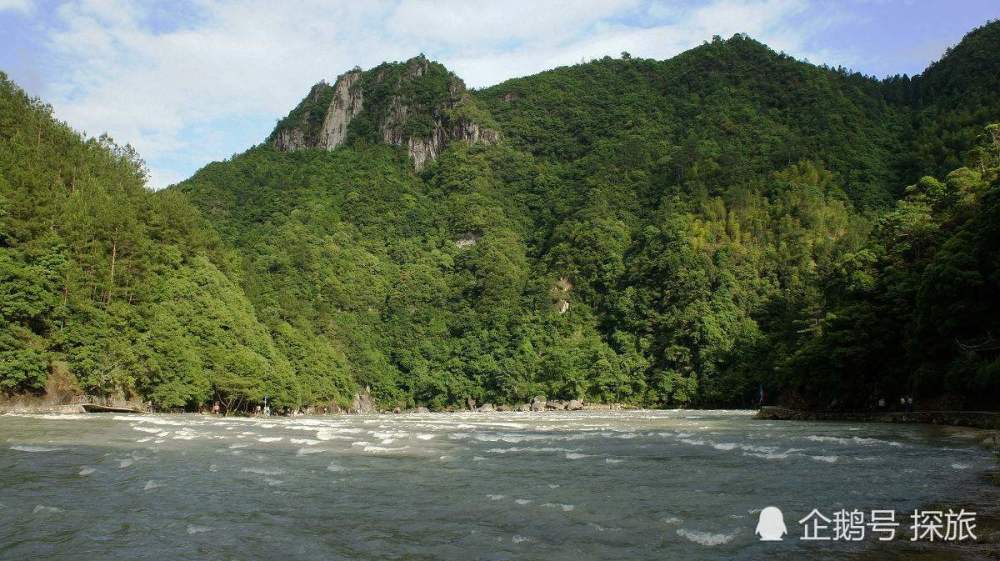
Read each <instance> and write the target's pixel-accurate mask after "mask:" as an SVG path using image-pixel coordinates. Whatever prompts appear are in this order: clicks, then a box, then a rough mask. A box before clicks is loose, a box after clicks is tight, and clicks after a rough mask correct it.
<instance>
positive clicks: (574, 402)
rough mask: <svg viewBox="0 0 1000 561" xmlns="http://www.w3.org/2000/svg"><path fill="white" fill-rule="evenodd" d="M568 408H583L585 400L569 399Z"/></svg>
mask: <svg viewBox="0 0 1000 561" xmlns="http://www.w3.org/2000/svg"><path fill="white" fill-rule="evenodd" d="M566 409H569V410H570V411H579V410H580V409H583V402H582V401H580V400H579V399H571V400H569V403H567V404H566Z"/></svg>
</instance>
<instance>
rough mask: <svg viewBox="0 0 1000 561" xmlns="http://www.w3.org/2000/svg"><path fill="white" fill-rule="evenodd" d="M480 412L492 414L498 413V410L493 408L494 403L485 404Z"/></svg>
mask: <svg viewBox="0 0 1000 561" xmlns="http://www.w3.org/2000/svg"><path fill="white" fill-rule="evenodd" d="M478 411H479V412H480V413H492V412H494V411H496V408H495V407H493V404H492V403H484V404H483V406H482V407H480V408H479V409H478Z"/></svg>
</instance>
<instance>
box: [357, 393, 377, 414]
mask: <svg viewBox="0 0 1000 561" xmlns="http://www.w3.org/2000/svg"><path fill="white" fill-rule="evenodd" d="M350 412H351V413H354V414H355V415H368V414H371V413H378V409H377V408H376V407H375V402H374V401H373V400H372V396H371V393H369V390H368V388H365V391H363V392H361V393H356V394H354V399H353V400H352V401H351V409H350Z"/></svg>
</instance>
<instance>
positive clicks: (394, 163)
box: [0, 22, 1000, 409]
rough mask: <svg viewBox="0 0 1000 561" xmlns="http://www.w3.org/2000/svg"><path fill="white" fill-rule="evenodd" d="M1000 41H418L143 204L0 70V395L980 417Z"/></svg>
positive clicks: (137, 164) (996, 167)
mask: <svg viewBox="0 0 1000 561" xmlns="http://www.w3.org/2000/svg"><path fill="white" fill-rule="evenodd" d="M998 53H1000V23H997V22H994V23H990V24H988V25H986V26H983V27H981V28H978V29H976V30H973V31H972V32H970V33H969V34H968V35H967V36H966V37H965V39H963V41H962V42H961V43H960V44H959V45H957V46H955V47H954V48H952V49H949V51H948V52H947V53H946V54H945V55H944V56H943V57H942V59H941V60H940V61H938V62H936V63H934V64H932V65H931V66H930V67H929V68H928V69H927V70H926V71H925V72H924V73H923V74H921V75H919V76H914V77H907V76H895V77H890V78H887V79H884V80H878V79H875V78H872V77H868V76H863V75H860V74H857V73H853V72H850V71H848V70H846V69H843V68H827V67H817V66H814V65H810V64H808V63H804V62H800V61H797V60H795V59H793V58H791V57H789V56H787V55H784V54H780V53H776V52H774V51H772V50H771V49H769V48H768V47H766V46H764V45H762V44H760V43H758V42H756V41H754V40H752V39H750V38H748V37H746V36H743V35H736V36H734V37H732V38H731V39H728V40H723V39H721V38H718V37H716V38H713V39H712V40H711V41H710V42H706V43H705V44H703V45H701V46H699V47H697V48H695V49H692V50H690V51H687V52H685V53H682V54H680V55H678V56H676V57H674V58H672V59H669V60H665V61H656V60H648V59H639V58H633V57H631V56H630V55H629V54H628V53H622V55H621V57H620V58H610V57H606V58H604V59H601V60H595V61H592V62H589V63H585V64H579V65H575V66H570V67H563V68H557V69H554V70H551V71H547V72H543V73H541V74H537V75H534V76H528V77H525V78H518V79H514V80H509V81H507V82H504V83H501V84H498V85H496V86H493V87H490V88H487V89H484V90H479V91H466V90H465V88H464V85H462V84H461V81H460V80H459V79H458V77H457V76H454V75H453V74H451V73H450V72H448V71H447V69H445V68H444V67H443V66H441V65H439V64H437V63H432V62H428V61H426V60H425V59H423V57H418V59H413V60H411V61H408V62H405V63H388V64H384V65H381V66H379V67H377V68H375V69H372V70H369V71H366V72H361V71H352V72H351V73H349V74H345V75H344V76H345V77H346V76H348V75H350V76H353V78H352V79H351V81H350V84H348V83H347V82H346V81H345V77H341V80H340V81H338V82H337V83H335V84H333V85H330V84H326V83H321V84H317V86H316V87H314V88H313V90H312V91H311V92H310V93H309V95H308V96H307V97H306V98H305V99H304V100H303V102H302V104H301V105H300V106H299V107H297V108H295V109H294V110H293V111H292V112H291V113H290V114H289V116H288V117H286V118H285V119H282V120H281V121H280V122H279V123H278V125H277V127H276V129H275V134H272V136H271V138H269V139H268V141H266V142H264V143H262V144H260V145H258V146H255V147H252V148H250V149H249V150H247V151H246V152H244V153H242V154H239V155H236V156H234V157H233V158H231V159H230V160H227V161H224V162H215V163H212V164H209V165H207V166H206V167H204V168H203V169H201V170H200V171H198V172H197V173H196V174H195V175H194V176H193V177H191V178H190V179H188V180H186V181H184V182H182V183H180V184H178V185H176V186H173V187H171V188H168V189H165V190H163V191H159V192H152V191H150V190H148V189H147V188H146V187H145V170H144V168H143V164H142V162H141V160H140V159H139V157H138V155H137V154H135V153H134V151H133V150H132V149H131V148H129V147H121V146H118V145H116V144H115V143H114V142H113V141H112V140H111V139H109V138H106V137H102V138H97V139H92V138H85V137H83V136H81V135H79V134H78V133H75V132H74V131H72V130H71V129H69V128H68V127H67V126H66V125H64V124H62V123H59V122H57V121H55V120H54V119H53V118H52V115H51V110H50V108H48V107H47V106H46V105H44V104H43V103H42V102H40V101H38V100H34V99H30V98H29V97H28V96H26V95H25V94H24V93H23V92H22V91H21V90H20V89H19V88H18V87H17V86H16V85H14V84H13V83H11V82H10V81H9V80H8V79H7V78H6V77H5V76H2V75H0V389H2V391H3V392H6V393H7V394H19V393H41V392H44V391H46V390H47V389H48V390H49V391H55V390H56V389H60V391H67V390H68V391H79V392H86V393H90V394H94V395H105V396H106V395H117V396H123V397H136V398H141V399H144V400H148V401H150V402H151V403H152V404H153V405H154V406H155V407H157V408H159V409H180V408H187V409H192V408H197V407H199V406H200V405H203V404H205V403H207V402H210V401H213V400H220V401H223V402H224V403H225V404H226V405H227V406H228V407H233V408H241V407H249V406H251V405H253V404H256V403H259V402H260V400H261V399H262V398H263V397H264V396H265V395H267V396H269V397H271V398H272V400H273V402H274V403H275V404H276V405H277V406H279V407H291V408H299V407H303V406H307V405H314V404H330V403H337V404H339V405H341V406H343V405H346V404H347V403H349V402H350V401H351V398H352V396H353V395H354V394H355V393H357V392H358V391H361V390H362V389H363V388H370V391H371V393H372V395H373V396H374V397H375V399H376V400H377V401H378V402H379V403H380V405H381V406H382V407H384V408H390V409H391V408H393V407H397V406H398V407H403V408H405V407H412V406H415V405H424V406H428V407H431V408H447V407H451V406H458V405H459V404H462V403H464V402H465V400H466V399H467V398H473V399H476V400H478V401H479V402H481V403H482V402H487V401H488V402H494V403H514V402H521V401H526V400H528V399H530V397H531V396H534V395H538V394H543V395H546V396H548V397H549V398H563V399H571V398H579V399H584V400H588V401H602V402H612V401H613V402H623V403H629V404H634V405H643V406H666V407H716V406H750V405H754V404H756V403H757V402H758V400H759V395H760V391H761V390H764V392H765V394H766V396H767V401H768V402H770V403H775V402H781V403H785V404H789V405H795V406H800V407H810V408H849V409H856V408H865V407H871V406H873V405H874V403H875V402H876V401H877V400H878V399H887V400H890V402H892V401H894V400H898V398H899V396H901V395H912V396H914V397H915V399H916V402H917V404H918V406H919V407H956V408H958V407H981V408H995V407H996V405H997V404H998V403H1000V339H998V337H1000V125H997V124H993V123H997V122H1000V94H998V93H997V92H1000V54H998ZM415 61H416V62H415ZM348 86H349V87H348ZM362 107H363V108H362ZM337 119H340V120H341V121H342V122H341V121H336V120H337ZM331 122H332V123H333V125H330V123H331ZM340 124H343V127H341V128H336V129H333V128H331V126H340ZM328 130H336V131H338V132H337V134H336V135H333V136H329V135H328V137H327V139H329V138H335V139H336V142H332V143H329V142H328V143H327V144H325V145H323V147H310V143H319V142H321V140H319V139H321V138H322V137H323V134H324V131H328ZM341 130H342V131H343V133H342V134H341V132H340V131H341ZM279 133H280V134H279ZM278 137H281V138H283V139H285V140H283V141H282V142H280V143H279V142H275V139H276V138H278ZM287 139H294V140H295V142H292V143H291V144H294V146H292V147H291V148H289V143H288V142H286V141H287ZM318 145H319V144H317V146H318ZM416 153H418V154H420V157H421V158H423V157H425V156H427V155H428V154H429V155H430V157H429V159H428V160H427V162H428V163H427V164H426V165H422V166H415V165H414V161H413V159H414V158H416V157H417V156H416ZM422 161H423V160H418V162H422ZM418 167H419V168H420V169H417V168H418Z"/></svg>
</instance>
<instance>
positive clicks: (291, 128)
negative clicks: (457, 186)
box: [269, 55, 499, 170]
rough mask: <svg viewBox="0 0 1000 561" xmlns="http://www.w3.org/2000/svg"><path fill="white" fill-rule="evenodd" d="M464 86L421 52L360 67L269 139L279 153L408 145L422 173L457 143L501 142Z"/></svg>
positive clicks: (312, 95) (318, 92)
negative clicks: (348, 145) (352, 144)
mask: <svg viewBox="0 0 1000 561" xmlns="http://www.w3.org/2000/svg"><path fill="white" fill-rule="evenodd" d="M487 124H492V120H491V119H490V117H489V115H488V114H487V113H485V112H483V111H482V109H480V108H479V107H478V104H477V102H476V100H475V99H474V98H473V97H472V96H471V95H469V93H468V92H467V91H466V89H465V83H464V82H462V80H460V79H459V78H458V77H457V76H455V75H454V74H452V73H451V72H448V70H447V69H446V68H445V67H444V66H442V65H441V64H438V63H436V62H430V61H428V60H427V59H426V58H425V57H424V56H423V55H421V56H418V57H415V58H412V59H410V60H408V61H406V62H405V63H396V64H388V63H387V64H383V65H381V66H379V67H378V68H374V69H372V70H371V71H369V72H362V71H361V69H357V68H356V69H354V70H351V71H350V72H347V73H345V74H342V75H341V76H339V77H338V78H337V81H336V82H335V83H334V84H333V85H332V86H331V85H329V84H327V83H326V82H320V83H318V84H316V85H315V86H313V88H312V90H311V91H310V92H309V95H308V96H306V98H305V99H303V100H302V103H300V104H299V105H298V107H296V108H295V109H294V110H292V112H291V113H289V114H288V116H287V117H285V118H284V119H282V120H281V122H279V123H278V126H277V127H276V128H275V129H274V132H273V133H272V134H271V138H270V139H269V142H270V143H271V144H272V145H273V146H274V147H275V148H276V149H278V150H281V151H285V152H288V151H292V150H301V149H304V148H318V149H323V150H333V149H335V148H337V147H338V146H340V145H342V144H344V143H345V142H348V141H355V140H358V139H364V140H367V141H369V142H383V143H385V144H389V145H391V146H405V147H406V149H407V153H408V154H409V155H410V158H411V159H412V160H413V166H414V168H416V169H417V170H420V169H422V168H423V167H424V165H425V164H426V163H427V162H428V161H431V160H434V159H435V158H437V156H438V154H440V153H441V150H443V149H444V148H445V147H446V146H447V145H448V144H450V143H451V142H452V141H456V140H464V141H466V142H471V143H476V142H484V143H487V144H495V143H496V142H497V141H498V140H499V136H498V135H497V132H496V131H495V130H493V129H490V128H487V127H486V126H485V125H487Z"/></svg>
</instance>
